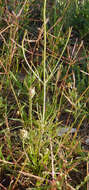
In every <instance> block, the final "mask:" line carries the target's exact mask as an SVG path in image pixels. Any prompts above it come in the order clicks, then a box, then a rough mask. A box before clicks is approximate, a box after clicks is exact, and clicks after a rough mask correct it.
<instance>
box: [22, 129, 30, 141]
mask: <svg viewBox="0 0 89 190" xmlns="http://www.w3.org/2000/svg"><path fill="white" fill-rule="evenodd" d="M20 136H21V138H22V139H27V138H28V131H27V130H25V129H20Z"/></svg>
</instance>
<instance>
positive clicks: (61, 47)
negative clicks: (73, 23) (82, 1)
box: [0, 0, 89, 190]
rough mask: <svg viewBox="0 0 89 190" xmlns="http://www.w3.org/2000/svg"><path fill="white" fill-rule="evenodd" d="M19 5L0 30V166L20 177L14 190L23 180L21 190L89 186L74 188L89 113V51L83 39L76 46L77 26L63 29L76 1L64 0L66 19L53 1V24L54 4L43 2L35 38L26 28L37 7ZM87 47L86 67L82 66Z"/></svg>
mask: <svg viewBox="0 0 89 190" xmlns="http://www.w3.org/2000/svg"><path fill="white" fill-rule="evenodd" d="M15 3H16V5H17V7H16V12H15V10H13V11H14V12H9V17H7V19H6V20H5V21H6V23H5V24H6V26H5V27H6V28H5V30H3V31H2V33H3V34H4V35H5V37H6V39H5V37H4V38H3V39H4V42H3V44H2V47H3V48H2V49H3V50H2V51H1V68H0V69H1V72H2V74H3V77H2V80H1V89H2V92H1V98H0V111H1V112H0V114H1V127H2V129H1V135H2V139H1V148H0V159H1V163H2V164H1V167H2V165H3V167H2V168H3V172H4V170H7V173H8V172H10V175H11V177H13V176H14V182H13V181H12V178H11V177H10V184H9V187H8V188H9V189H14V188H15V187H16V186H17V185H18V184H19V181H20V179H21V177H23V179H24V182H23V181H21V184H19V185H22V186H25V188H27V187H28V188H34V189H51V190H52V189H55V190H56V189H68V188H70V189H79V188H80V187H82V186H83V187H84V188H85V186H86V182H87V181H88V177H85V179H84V176H81V177H80V179H79V182H77V184H76V183H75V182H74V181H75V179H72V174H73V173H74V172H75V173H76V174H78V173H79V170H78V166H79V164H81V163H83V162H87V160H88V158H87V157H86V155H87V153H86V152H85V151H84V150H82V142H81V136H80V135H79V134H80V132H81V128H83V125H85V121H86V120H88V115H89V111H88V108H87V107H86V105H87V104H88V100H87V97H88V91H89V86H88V81H87V76H88V70H87V63H86V62H87V61H86V59H85V57H87V50H85V47H84V46H83V43H82V42H80V44H78V41H77V40H76V42H75V43H74V44H73V45H71V38H72V32H73V31H72V28H69V29H66V31H65V32H64V31H63V22H64V19H65V15H66V11H67V10H69V8H70V3H71V2H70V1H69V3H68V4H66V2H64V4H63V2H62V4H61V5H60V3H59V5H60V6H63V11H61V12H62V13H60V14H62V16H61V19H60V18H59V17H58V15H57V11H58V10H57V7H56V4H55V3H54V4H53V10H54V12H55V14H54V15H53V20H52V21H50V15H49V18H47V16H46V15H47V11H46V7H47V6H48V4H47V3H48V2H47V1H46V0H44V7H43V11H42V12H41V13H40V14H42V13H43V18H42V19H41V20H40V21H39V22H40V24H41V27H40V29H38V31H39V32H38V31H37V33H35V32H34V33H33V34H32V33H31V31H30V32H29V30H30V29H28V28H29V26H28V25H29V24H28V23H29V22H28V12H29V7H34V6H33V5H34V3H35V2H34V1H32V2H28V1H25V2H23V1H21V4H20V5H18V3H17V1H16V2H15ZM57 3H58V2H57ZM13 6H14V5H13ZM13 9H14V7H13ZM34 12H35V10H34ZM23 15H24V18H25V19H26V18H27V21H26V20H25V21H24V20H23V19H22V17H23ZM13 17H14V18H13ZM30 19H31V15H30ZM38 19H39V18H38ZM34 22H35V21H34V20H33V23H34ZM51 24H52V25H51ZM7 25H8V26H7ZM36 25H37V23H36ZM36 25H35V26H36ZM50 25H51V27H50V28H49V26H50ZM25 26H26V27H25ZM31 30H33V31H34V28H33V26H32V28H31ZM6 31H8V32H7V33H5V32H6ZM58 31H59V32H58ZM20 35H21V36H20ZM35 35H36V36H35ZM7 36H9V39H8V38H7ZM20 37H21V38H20ZM5 42H6V43H5ZM81 47H83V48H82V51H83V52H82V53H84V63H85V64H83V62H82V63H80V61H79V59H80V58H81V56H80V54H79V52H80V49H81ZM39 60H40V62H39ZM20 69H21V71H20ZM21 74H22V76H21ZM21 77H23V79H22V78H21ZM86 81H87V82H86ZM81 82H82V83H83V85H82V89H81ZM5 91H7V92H8V94H7V93H6V92H5ZM72 131H74V132H73V133H72ZM3 141H4V144H5V145H6V147H7V150H8V151H6V150H5V147H4V146H3V145H2V144H3ZM6 164H7V166H6ZM4 167H6V168H4ZM7 175H8V174H7ZM86 175H87V174H86ZM25 177H26V178H27V179H28V181H30V182H28V184H25V182H26V179H25ZM84 185H85V186H84Z"/></svg>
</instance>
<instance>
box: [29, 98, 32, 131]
mask: <svg viewBox="0 0 89 190" xmlns="http://www.w3.org/2000/svg"><path fill="white" fill-rule="evenodd" d="M29 119H30V125H31V129H32V98H31V96H29Z"/></svg>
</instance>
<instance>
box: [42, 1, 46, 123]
mask: <svg viewBox="0 0 89 190" xmlns="http://www.w3.org/2000/svg"><path fill="white" fill-rule="evenodd" d="M43 18H44V55H43V56H44V57H43V65H44V76H43V77H44V100H43V122H44V120H45V107H46V0H44V12H43Z"/></svg>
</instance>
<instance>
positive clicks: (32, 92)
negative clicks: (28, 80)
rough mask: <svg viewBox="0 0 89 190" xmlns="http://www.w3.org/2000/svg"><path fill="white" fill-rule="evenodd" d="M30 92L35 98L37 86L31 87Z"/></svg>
mask: <svg viewBox="0 0 89 190" xmlns="http://www.w3.org/2000/svg"><path fill="white" fill-rule="evenodd" d="M29 94H30V96H31V98H33V97H34V96H35V87H34V88H32V87H31V88H30V89H29Z"/></svg>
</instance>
